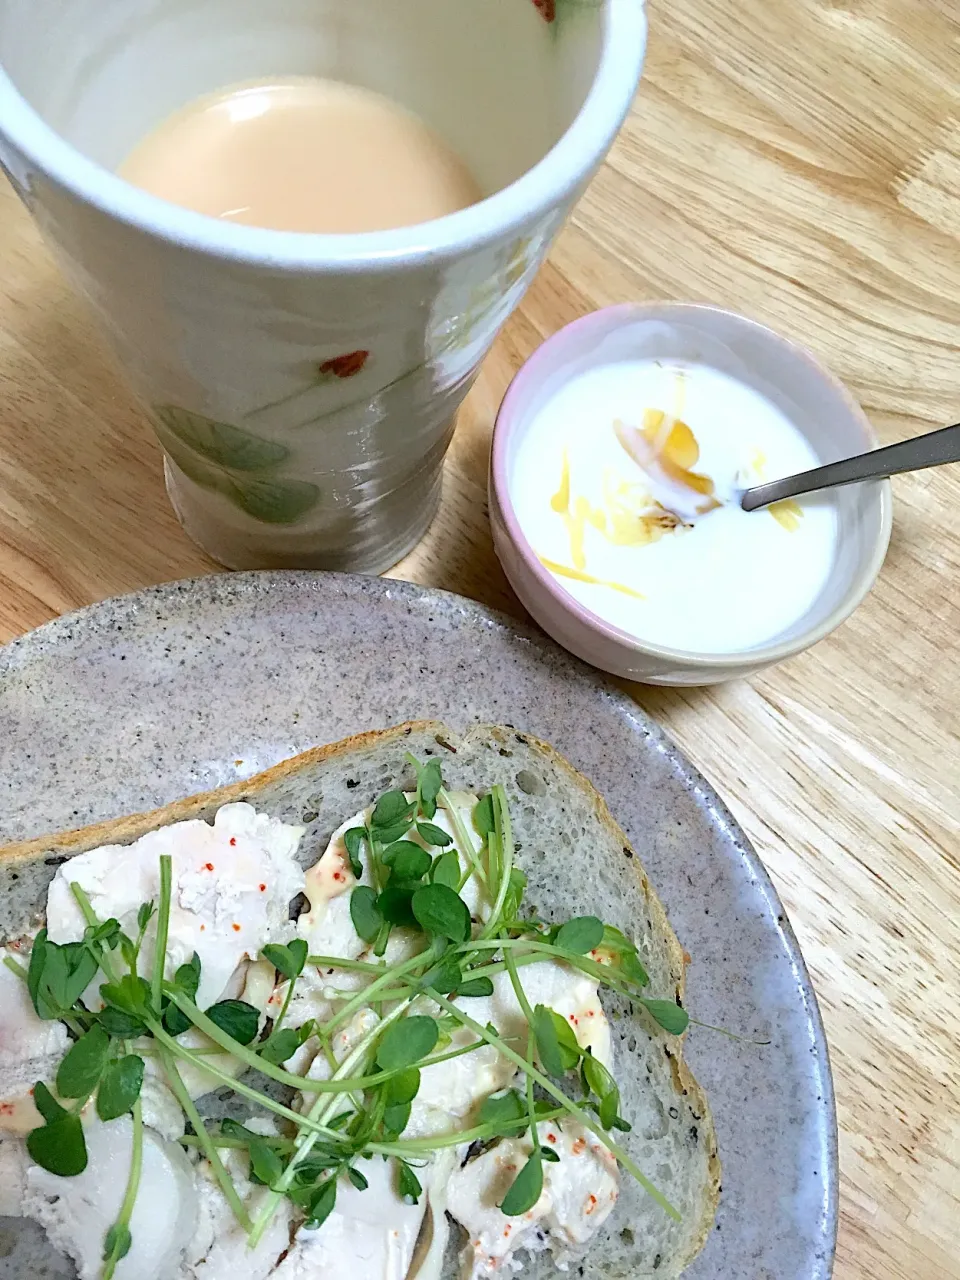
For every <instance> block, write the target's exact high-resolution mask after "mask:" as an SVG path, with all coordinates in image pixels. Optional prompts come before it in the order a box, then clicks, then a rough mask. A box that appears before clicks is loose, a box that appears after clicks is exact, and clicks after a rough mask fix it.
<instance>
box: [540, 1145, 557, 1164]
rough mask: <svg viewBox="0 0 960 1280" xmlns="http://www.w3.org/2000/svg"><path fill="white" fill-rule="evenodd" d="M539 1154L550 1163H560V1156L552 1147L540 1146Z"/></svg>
mask: <svg viewBox="0 0 960 1280" xmlns="http://www.w3.org/2000/svg"><path fill="white" fill-rule="evenodd" d="M540 1154H541V1156H543V1158H544V1160H547V1161H549V1163H550V1164H559V1163H560V1157H559V1156H558V1155H557V1153H556V1152H555V1151H554V1149H553V1147H541V1148H540Z"/></svg>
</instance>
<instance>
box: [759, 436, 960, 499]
mask: <svg viewBox="0 0 960 1280" xmlns="http://www.w3.org/2000/svg"><path fill="white" fill-rule="evenodd" d="M947 462H960V423H958V424H957V425H956V426H954V427H943V428H942V430H940V431H929V432H927V434H926V435H922V436H916V437H914V439H913V440H904V441H903V443H902V444H891V445H888V446H887V447H886V448H885V449H874V450H873V451H872V452H870V453H860V454H858V455H857V456H856V457H855V458H842V459H841V460H840V461H839V462H829V463H827V465H826V466H825V467H815V468H814V469H813V470H812V471H801V472H800V473H799V474H798V475H795V476H785V477H784V479H783V480H771V481H770V483H769V484H758V485H756V486H755V487H754V488H752V489H745V490H744V491H743V493H742V494H741V496H740V505H741V507H742V508H743V509H744V511H758V510H759V509H760V508H761V507H768V506H769V505H770V504H771V502H782V501H783V499H784V498H797V497H799V496H800V495H801V494H803V493H815V492H816V491H817V490H819V489H836V488H839V487H840V485H844V484H856V483H857V481H858V480H886V479H887V477H888V476H896V475H900V473H901V472H903V471H923V470H924V469H925V468H926V467H942V466H943V465H944V463H947Z"/></svg>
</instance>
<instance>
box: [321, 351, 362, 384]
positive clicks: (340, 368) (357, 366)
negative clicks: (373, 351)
mask: <svg viewBox="0 0 960 1280" xmlns="http://www.w3.org/2000/svg"><path fill="white" fill-rule="evenodd" d="M369 359H370V352H369V351H351V352H349V354H348V355H345V356H334V358H333V359H332V360H324V362H323V364H322V365H321V366H320V373H321V374H322V375H323V376H324V377H326V376H328V375H329V376H332V377H334V378H355V377H356V376H357V374H358V373H359V372H360V370H361V369H362V368H363V367H364V365H365V364H366V363H367V361H368V360H369Z"/></svg>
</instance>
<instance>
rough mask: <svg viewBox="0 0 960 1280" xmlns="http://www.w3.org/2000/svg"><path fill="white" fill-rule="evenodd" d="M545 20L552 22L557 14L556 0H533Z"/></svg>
mask: <svg viewBox="0 0 960 1280" xmlns="http://www.w3.org/2000/svg"><path fill="white" fill-rule="evenodd" d="M533 3H534V4H535V5H536V6H537V8H538V9H539V10H540V12H541V13H542V14H543V16H544V18H546V20H547V22H553V20H554V19H555V18H556V16H557V0H533Z"/></svg>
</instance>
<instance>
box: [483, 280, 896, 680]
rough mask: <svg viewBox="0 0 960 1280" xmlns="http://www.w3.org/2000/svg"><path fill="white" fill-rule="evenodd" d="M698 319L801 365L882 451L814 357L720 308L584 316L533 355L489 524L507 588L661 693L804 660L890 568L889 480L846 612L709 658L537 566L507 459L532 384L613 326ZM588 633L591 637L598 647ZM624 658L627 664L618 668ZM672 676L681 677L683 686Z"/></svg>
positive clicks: (868, 443)
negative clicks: (648, 635) (596, 603)
mask: <svg viewBox="0 0 960 1280" xmlns="http://www.w3.org/2000/svg"><path fill="white" fill-rule="evenodd" d="M698 316H701V317H705V318H709V317H711V316H712V317H715V318H716V319H718V320H719V319H722V320H724V321H725V322H727V323H731V324H735V325H737V326H740V327H743V328H744V330H747V329H749V330H750V331H752V333H753V334H754V335H755V336H756V337H758V338H760V339H762V340H763V341H765V342H766V343H768V344H770V345H773V346H779V347H780V349H781V352H783V353H788V354H789V355H791V356H792V357H793V358H794V359H795V360H799V361H802V362H804V363H806V364H807V365H808V366H809V369H810V374H811V376H812V377H814V378H818V379H820V380H821V381H822V382H824V383H827V384H828V385H829V386H830V388H831V389H832V390H833V392H834V393H835V394H836V395H838V396H839V398H840V399H841V400H842V401H843V402H844V404H845V407H846V408H847V410H848V412H849V415H850V418H851V420H853V421H854V422H855V424H856V425H857V426H858V427H859V429H860V430H861V432H862V433H863V438H864V449H869V448H874V447H876V445H877V443H878V441H877V437H876V434H875V432H874V430H873V427H872V426H871V424H870V421H869V419H868V418H867V416H866V414H865V413H864V412H863V410H862V408H861V407H860V405H859V404H858V403H857V401H856V400H855V399H854V398H853V396H852V395H851V394H850V392H849V391H848V390H847V388H846V387H845V386H844V385H843V383H842V382H840V380H839V379H838V378H836V377H835V376H834V375H833V374H832V373H831V372H830V371H829V370H828V369H826V368H825V367H824V366H823V365H822V364H820V362H819V361H818V360H817V359H816V358H815V357H814V356H813V355H812V354H811V353H810V352H809V351H807V350H806V349H805V348H803V347H801V346H799V345H798V344H797V343H795V342H792V341H791V340H790V339H789V338H785V337H783V336H782V335H781V334H778V333H776V332H775V331H774V330H773V329H769V328H768V327H767V326H766V325H762V324H760V323H758V322H757V321H755V320H750V319H749V318H747V317H746V316H741V315H738V314H737V313H736V312H733V311H729V310H726V309H724V308H722V307H713V306H708V305H705V304H699V303H689V302H668V303H632V302H628V303H622V304H620V305H618V306H612V307H604V308H602V309H601V310H598V311H593V312H590V313H589V314H588V315H586V316H582V317H581V318H580V319H579V320H574V321H573V322H572V323H571V324H568V325H567V326H566V327H565V328H563V329H561V330H559V331H558V332H557V333H555V334H554V335H553V336H552V337H550V338H548V339H547V341H546V342H544V343H543V345H542V346H541V347H539V348H538V350H537V351H535V352H534V354H533V355H532V356H531V357H530V359H529V360H528V361H527V362H526V364H524V365H523V367H522V368H521V369H520V370H519V372H518V373H517V374H516V376H515V377H514V379H513V381H512V382H511V384H510V386H509V388H508V389H507V394H506V396H505V397H504V400H503V403H502V405H501V406H500V410H499V412H498V414H497V419H496V423H495V425H494V431H493V450H492V456H491V463H490V515H491V521H492V524H493V532H494V542H495V544H497V554H498V556H499V557H500V560H501V563H502V564H503V568H504V572H505V573H506V575H507V577H508V579H509V580H510V582H511V585H512V586H513V587H514V589H515V590H516V591H517V594H518V595H519V597H520V599H521V601H522V602H523V604H524V605H525V606H526V607H527V608H528V609H529V611H530V613H531V614H532V615H533V616H534V617H535V618H536V620H537V621H538V622H539V623H540V625H541V626H543V628H544V630H546V631H548V632H549V633H550V634H551V635H552V636H553V638H554V639H555V640H557V641H558V642H559V643H560V644H562V645H564V647H566V648H569V649H571V651H572V652H574V653H575V654H576V655H577V656H578V657H580V658H583V659H584V660H585V661H587V662H591V663H593V665H595V666H599V667H601V668H602V669H603V670H607V671H610V672H612V673H613V674H614V675H620V676H625V677H628V678H633V679H640V680H643V679H648V680H651V681H652V682H656V681H657V677H658V675H660V676H663V678H664V682H665V683H671V684H672V683H688V684H694V683H713V682H714V681H718V680H724V679H732V678H735V677H736V676H738V675H749V674H751V673H753V672H756V671H759V670H761V669H763V668H764V667H768V666H772V665H773V664H774V663H777V662H782V661H784V659H786V658H791V657H794V656H795V655H797V654H799V653H802V652H803V651H804V650H806V649H808V648H810V647H811V646H812V645H814V644H816V643H817V642H818V641H820V640H822V639H823V638H824V637H825V636H827V635H829V634H830V633H831V632H833V631H835V630H836V629H837V627H839V626H840V625H841V624H842V623H843V622H845V621H846V620H847V618H849V617H850V615H851V614H852V613H853V612H854V611H855V610H856V609H857V607H858V606H859V605H860V604H861V603H862V601H863V600H864V598H865V597H866V596H867V595H868V594H869V593H870V591H871V589H872V588H873V585H874V583H875V582H876V579H877V576H878V575H879V573H880V569H881V568H882V566H883V562H884V559H885V558H886V554H887V548H888V546H889V543H890V535H891V531H892V526H893V499H892V491H891V488H890V482H889V481H888V480H885V481H881V482H879V483H877V484H876V485H875V488H874V492H875V497H876V502H877V504H878V506H879V520H878V532H877V536H876V538H875V539H874V540H873V542H872V544H871V546H870V548H869V553H868V554H867V555H866V556H865V557H864V559H863V561H862V562H861V563H860V565H859V566H858V569H857V572H856V575H855V577H854V580H853V582H852V583H851V586H850V588H849V590H848V591H847V592H846V593H845V594H844V596H843V598H842V599H841V600H840V602H839V603H838V604H837V605H836V607H835V608H834V609H833V610H831V612H830V613H829V614H828V615H827V616H826V617H825V618H822V619H821V620H820V621H818V622H814V623H811V625H810V627H809V628H808V629H807V630H804V631H803V632H800V633H798V634H797V635H795V636H793V637H791V638H790V639H786V640H777V639H774V640H771V641H770V642H769V643H767V644H764V645H758V646H756V647H754V648H751V649H741V650H735V651H733V652H730V653H710V652H698V651H696V650H685V649H670V648H667V647H665V646H662V645H657V644H652V643H649V642H647V641H645V640H643V639H641V638H640V637H638V636H636V635H633V634H631V633H630V632H629V631H624V630H622V629H621V628H619V627H615V626H613V625H611V624H610V623H609V622H606V621H605V620H604V619H603V618H601V617H600V616H599V615H598V614H595V613H593V612H592V611H591V610H589V609H587V608H585V607H584V606H583V605H581V604H580V603H579V601H578V600H576V599H575V598H574V597H573V596H572V595H570V594H569V592H567V591H565V590H564V588H563V587H562V586H561V585H560V584H559V582H557V580H556V578H555V577H554V576H553V574H552V573H550V571H549V570H548V569H545V568H544V566H543V565H542V564H541V563H540V560H539V558H538V557H537V554H536V552H535V551H534V549H533V547H532V546H531V545H530V543H529V542H528V541H527V537H526V535H525V534H524V532H523V529H522V528H521V526H520V521H519V520H518V519H517V514H516V511H515V509H514V506H513V501H512V498H511V494H510V483H509V468H508V456H509V452H510V446H511V444H512V442H513V440H514V438H515V437H516V436H517V435H518V434H519V433H520V432H522V430H523V428H524V426H525V422H526V421H527V418H526V415H525V411H524V408H523V401H524V399H525V397H526V396H527V395H529V393H530V391H531V390H532V388H533V386H534V384H536V383H537V382H539V381H541V380H542V379H544V378H546V377H547V376H548V375H549V374H551V373H553V372H554V371H555V370H556V368H557V364H558V360H557V356H558V354H559V352H560V351H566V352H570V351H571V349H579V347H580V345H581V344H584V345H589V344H591V343H592V342H593V341H594V340H595V339H596V338H597V337H599V336H600V335H601V334H602V333H603V332H609V331H610V329H611V327H612V324H611V322H617V321H621V320H622V321H623V323H625V324H626V323H633V322H636V321H641V320H661V321H668V322H669V321H670V320H674V321H683V320H687V321H690V320H692V319H694V318H696V317H698ZM501 538H504V539H505V540H506V541H507V542H508V543H509V544H511V549H512V551H513V552H515V553H516V555H517V556H519V559H520V562H521V564H522V567H523V569H524V570H525V573H526V576H527V577H528V579H529V580H530V581H532V582H533V583H535V585H536V587H537V588H538V589H539V591H540V592H541V593H542V595H543V596H545V597H546V599H547V601H548V602H549V603H543V604H542V607H541V602H539V601H537V600H536V599H533V598H531V597H532V592H531V591H530V590H529V589H525V586H524V584H522V583H518V582H517V581H516V580H515V577H516V575H515V573H512V572H511V566H510V564H509V556H507V555H505V554H503V549H502V547H501V546H500V545H499V543H500V539H501ZM550 606H552V607H550ZM551 615H552V616H551ZM563 615H566V620H568V622H569V624H570V625H569V627H563V626H557V625H554V620H555V619H556V618H558V617H562V616H563ZM561 633H563V634H561ZM591 633H593V635H592V637H591ZM591 639H592V642H593V646H594V648H602V649H603V650H604V651H605V653H606V654H607V657H608V659H609V656H610V655H611V653H612V654H613V656H614V661H610V660H602V659H601V658H600V657H599V656H598V655H596V654H595V653H594V652H592V651H591ZM618 650H619V655H620V657H622V661H620V660H618V659H617V651H618ZM645 659H646V660H647V661H646V662H645V661H644V660H645ZM675 668H678V669H679V671H680V672H682V673H683V674H681V675H679V676H678V672H677V670H674V669H675ZM696 671H700V672H701V673H702V676H703V679H702V680H701V681H697V680H694V679H691V678H690V676H691V675H692V674H694V673H695V672H696ZM638 672H640V674H638Z"/></svg>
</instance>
